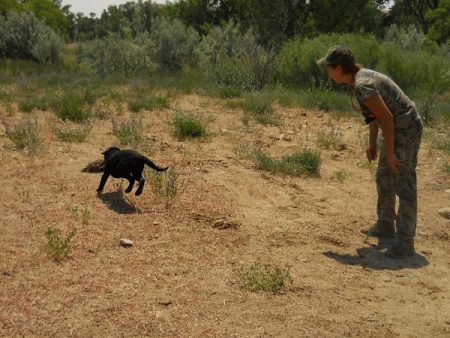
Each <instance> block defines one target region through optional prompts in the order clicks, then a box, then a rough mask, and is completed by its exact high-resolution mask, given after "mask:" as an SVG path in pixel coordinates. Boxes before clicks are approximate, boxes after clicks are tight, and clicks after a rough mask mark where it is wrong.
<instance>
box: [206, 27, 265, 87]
mask: <svg viewBox="0 0 450 338" xmlns="http://www.w3.org/2000/svg"><path fill="white" fill-rule="evenodd" d="M197 53H198V55H199V63H200V66H201V68H202V69H205V70H206V72H207V73H209V74H212V76H213V77H214V78H215V79H216V81H217V82H218V83H219V84H221V85H223V86H232V87H236V88H240V89H243V90H259V89H262V88H264V86H265V85H266V83H267V82H268V79H269V76H270V74H271V67H272V53H270V52H268V51H266V50H265V49H264V48H263V47H262V46H260V45H258V43H257V40H256V37H255V35H254V34H253V33H252V32H250V31H249V32H247V33H245V34H242V33H240V32H239V28H238V27H237V26H235V25H234V24H233V22H230V23H228V25H227V26H226V27H225V28H221V27H215V28H214V29H213V30H212V31H211V32H210V33H209V34H208V35H207V36H206V37H205V38H203V40H202V42H201V43H200V45H199V47H198V50H197Z"/></svg>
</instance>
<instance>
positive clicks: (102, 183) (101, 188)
mask: <svg viewBox="0 0 450 338" xmlns="http://www.w3.org/2000/svg"><path fill="white" fill-rule="evenodd" d="M108 177H109V172H107V171H106V170H105V172H104V173H103V175H102V178H101V180H100V185H99V186H98V189H97V192H98V193H101V192H102V191H103V188H104V187H105V184H106V181H107V180H108Z"/></svg>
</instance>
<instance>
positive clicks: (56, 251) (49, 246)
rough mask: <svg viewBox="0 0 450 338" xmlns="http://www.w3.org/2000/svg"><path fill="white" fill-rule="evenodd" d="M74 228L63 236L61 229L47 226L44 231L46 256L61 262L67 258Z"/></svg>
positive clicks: (70, 248) (70, 249)
mask: <svg viewBox="0 0 450 338" xmlns="http://www.w3.org/2000/svg"><path fill="white" fill-rule="evenodd" d="M75 232H76V229H75V228H73V229H72V230H71V231H70V232H69V233H68V234H67V236H66V237H65V238H63V236H62V234H61V230H59V229H55V228H52V227H49V228H48V229H47V231H46V232H45V235H46V237H47V243H46V244H45V247H44V251H45V253H46V254H47V256H48V257H49V258H51V259H53V260H54V261H56V262H61V261H63V260H64V259H66V258H68V257H69V255H70V253H71V251H72V247H71V241H72V238H73V236H75Z"/></svg>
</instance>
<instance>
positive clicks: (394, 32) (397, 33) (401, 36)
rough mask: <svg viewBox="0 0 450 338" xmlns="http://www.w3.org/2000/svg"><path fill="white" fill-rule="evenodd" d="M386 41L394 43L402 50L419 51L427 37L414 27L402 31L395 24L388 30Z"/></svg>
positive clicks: (410, 26)
mask: <svg viewBox="0 0 450 338" xmlns="http://www.w3.org/2000/svg"><path fill="white" fill-rule="evenodd" d="M384 40H385V41H388V42H392V43H394V44H395V45H396V46H397V47H398V48H400V49H402V50H409V51H419V50H420V49H421V48H422V45H423V43H424V41H425V35H424V34H423V33H422V32H419V31H418V29H417V28H416V27H415V26H414V25H409V26H408V27H406V28H403V29H401V28H398V27H397V25H395V24H393V25H391V26H389V28H388V29H387V31H386V35H385V37H384Z"/></svg>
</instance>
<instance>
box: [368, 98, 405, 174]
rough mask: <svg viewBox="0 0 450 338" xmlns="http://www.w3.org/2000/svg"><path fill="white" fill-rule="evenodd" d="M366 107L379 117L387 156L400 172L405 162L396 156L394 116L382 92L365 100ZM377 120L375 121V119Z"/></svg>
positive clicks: (395, 171)
mask: <svg viewBox="0 0 450 338" xmlns="http://www.w3.org/2000/svg"><path fill="white" fill-rule="evenodd" d="M364 104H365V105H366V107H367V108H368V109H369V110H370V111H371V112H372V113H373V114H374V115H375V116H376V117H377V121H378V122H379V123H380V127H381V130H382V131H383V137H384V144H385V147H386V157H387V161H388V163H389V166H390V167H391V170H392V171H393V172H394V173H396V174H398V172H399V167H400V166H402V165H403V164H404V161H403V160H399V159H397V158H396V157H395V153H394V118H393V116H392V113H391V111H390V110H389V108H388V107H387V106H386V104H385V103H384V101H383V98H382V97H381V96H380V94H378V93H376V94H374V95H372V96H370V97H369V98H367V99H366V101H365V102H364ZM374 122H375V121H374Z"/></svg>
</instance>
